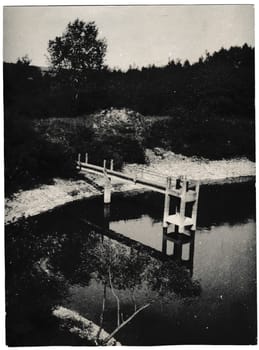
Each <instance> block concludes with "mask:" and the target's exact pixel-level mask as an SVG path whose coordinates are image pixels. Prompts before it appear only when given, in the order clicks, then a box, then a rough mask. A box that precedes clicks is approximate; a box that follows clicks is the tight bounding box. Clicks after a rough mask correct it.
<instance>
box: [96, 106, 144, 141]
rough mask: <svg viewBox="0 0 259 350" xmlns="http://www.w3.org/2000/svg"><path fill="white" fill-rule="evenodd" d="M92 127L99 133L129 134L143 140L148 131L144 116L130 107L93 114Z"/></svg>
mask: <svg viewBox="0 0 259 350" xmlns="http://www.w3.org/2000/svg"><path fill="white" fill-rule="evenodd" d="M91 122H92V127H93V129H94V130H95V132H96V133H97V134H98V135H100V136H101V135H104V134H105V135H121V134H123V135H125V136H126V135H127V136H131V137H133V138H135V139H136V140H138V141H143V139H144V136H145V131H146V126H145V119H144V117H143V116H142V115H141V114H140V113H138V112H135V111H132V110H130V109H126V108H122V109H115V108H110V109H105V110H102V111H100V112H97V113H95V114H93V115H91Z"/></svg>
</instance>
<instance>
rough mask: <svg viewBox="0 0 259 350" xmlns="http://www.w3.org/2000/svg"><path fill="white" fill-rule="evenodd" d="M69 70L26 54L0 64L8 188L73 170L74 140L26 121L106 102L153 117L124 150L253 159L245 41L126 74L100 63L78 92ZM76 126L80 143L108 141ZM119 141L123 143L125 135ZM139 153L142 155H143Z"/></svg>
mask: <svg viewBox="0 0 259 350" xmlns="http://www.w3.org/2000/svg"><path fill="white" fill-rule="evenodd" d="M68 75H69V70H68V69H63V70H60V71H59V74H56V73H55V72H53V71H52V70H51V69H42V68H39V67H35V66H31V65H30V62H28V61H26V60H24V61H23V60H18V61H17V63H16V64H13V63H4V116H5V171H6V188H7V191H8V192H9V191H11V192H12V191H14V190H15V189H17V188H19V187H20V186H21V185H22V184H23V186H25V187H26V186H29V184H30V186H31V185H32V184H33V182H34V181H35V182H36V183H37V182H39V181H46V179H48V178H51V177H52V176H71V174H73V169H72V167H71V164H72V163H73V162H72V159H74V157H75V151H76V149H77V150H78V144H77V145H75V142H76V141H75V140H74V141H73V142H74V143H73V142H72V141H71V142H70V143H69V144H68V145H66V146H64V145H62V144H61V143H58V144H57V143H53V142H49V141H48V140H47V139H46V137H45V135H42V134H40V133H38V132H36V131H35V129H34V127H33V125H34V124H33V122H32V121H35V120H38V119H42V118H43V119H44V118H53V117H55V118H77V117H78V116H81V117H84V116H86V115H89V114H91V113H95V112H96V111H100V110H103V109H107V108H111V107H113V108H128V109H130V110H134V111H136V112H139V113H141V114H142V115H143V116H149V117H150V116H153V117H154V122H153V123H152V126H151V127H150V128H149V131H148V132H147V134H146V138H145V140H143V142H142V143H141V145H140V144H139V141H137V144H134V140H131V142H130V143H129V144H130V147H126V150H124V151H123V152H126V153H128V152H131V150H132V153H133V154H134V153H135V154H138V157H139V154H140V153H139V149H140V148H141V149H142V151H143V154H144V149H145V148H146V147H150V148H152V147H156V146H160V147H164V148H167V149H170V150H172V151H174V152H175V153H182V154H185V155H197V156H202V157H206V158H209V159H221V158H231V157H237V156H246V157H248V158H249V159H252V160H254V157H255V154H254V144H255V132H254V122H255V106H254V88H255V81H254V49H253V48H251V47H249V46H248V45H246V44H245V45H243V46H242V47H231V48H230V49H223V48H222V49H221V50H219V51H218V52H214V53H213V54H210V53H206V55H205V57H201V58H200V59H199V61H198V62H196V63H193V64H190V63H189V62H188V61H185V62H184V63H182V62H181V61H180V60H175V61H174V60H172V61H170V62H169V63H168V64H167V65H166V66H163V67H156V66H149V67H143V68H141V69H140V68H132V67H130V68H129V69H128V70H127V71H126V72H123V71H120V70H118V69H109V68H108V67H105V66H103V67H102V68H101V69H99V70H89V71H88V72H87V79H86V80H85V81H84V83H83V84H81V86H80V89H79V90H78V93H77V96H76V97H75V92H74V89H73V88H72V86H71V84H70V83H69V79H68ZM158 116H167V117H168V118H166V119H163V118H161V120H159V118H157V117H158ZM82 132H84V133H85V135H86V136H85V138H86V139H87V140H88V143H87V140H84V145H85V144H88V146H89V145H92V146H93V145H94V148H95V149H99V148H102V147H105V149H107V140H106V145H105V146H102V144H103V142H102V141H103V140H101V139H100V138H99V139H98V140H97V138H96V137H95V134H94V132H93V130H90V129H89V128H88V129H87V128H85V129H84V130H81V139H82V138H84V137H82ZM117 141H118V142H120V144H124V143H125V137H124V138H120V139H119V140H117ZM78 142H80V141H78ZM108 145H109V142H108ZM115 146H116V145H115ZM86 148H87V147H86ZM108 148H109V147H108ZM136 149H137V150H138V152H135V150H136ZM104 154H105V152H100V155H101V156H104ZM125 156H127V155H126V154H122V156H121V158H122V159H123V158H127V157H125ZM128 158H129V157H128ZM140 159H141V161H144V156H143V157H140ZM131 161H132V162H134V156H132V157H131ZM137 161H138V160H137Z"/></svg>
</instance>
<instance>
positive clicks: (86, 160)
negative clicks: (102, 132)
mask: <svg viewBox="0 0 259 350" xmlns="http://www.w3.org/2000/svg"><path fill="white" fill-rule="evenodd" d="M85 163H86V164H87V163H88V153H86V154H85Z"/></svg>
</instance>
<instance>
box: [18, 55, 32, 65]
mask: <svg viewBox="0 0 259 350" xmlns="http://www.w3.org/2000/svg"><path fill="white" fill-rule="evenodd" d="M16 64H19V65H24V66H29V65H30V64H31V59H30V58H29V56H28V55H25V56H23V57H22V58H20V57H18V59H17V61H16Z"/></svg>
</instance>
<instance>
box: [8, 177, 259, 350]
mask: <svg viewBox="0 0 259 350" xmlns="http://www.w3.org/2000/svg"><path fill="white" fill-rule="evenodd" d="M237 199H238V200H237ZM241 202H242V206H240V203H241ZM223 204H224V205H223ZM225 204H226V205H225ZM175 205H177V203H175ZM162 211H163V200H162V197H161V196H160V195H156V194H152V193H149V194H148V193H145V194H141V195H135V196H132V195H131V196H130V195H127V194H126V195H114V196H113V199H112V204H111V206H105V207H104V206H103V203H102V198H93V199H90V200H84V201H78V202H75V203H70V204H68V205H65V206H63V207H60V208H57V209H56V210H53V211H52V212H49V213H45V214H42V215H39V216H37V217H34V218H30V219H28V220H26V221H22V222H20V223H17V224H14V225H10V226H8V227H7V229H6V289H7V339H8V344H10V345H41V344H44V345H55V344H74V345H79V343H78V340H77V339H75V338H72V337H71V336H70V337H68V336H67V335H66V334H65V333H60V329H59V328H58V325H56V324H55V322H54V321H53V320H52V318H51V316H50V310H51V308H52V307H53V306H55V305H57V304H60V305H64V306H67V307H69V308H71V309H73V310H75V311H78V312H79V313H80V314H82V315H83V316H85V317H88V318H89V319H91V320H93V321H94V322H96V323H97V324H98V323H99V322H100V312H101V309H102V300H103V294H104V288H105V285H106V284H107V276H108V275H107V271H108V270H107V269H108V267H109V266H110V268H111V271H112V283H113V285H114V288H115V289H116V292H117V293H118V295H119V297H120V300H121V309H122V312H123V313H124V314H125V316H127V315H129V314H131V313H132V310H133V309H134V302H135V303H136V304H137V305H138V306H141V305H144V304H146V303H147V302H151V303H152V304H151V306H150V307H149V308H147V309H146V310H145V311H144V312H143V313H141V314H139V315H138V317H137V318H136V319H135V320H134V322H132V323H130V324H129V325H128V326H127V327H126V328H125V329H124V330H122V331H121V333H118V340H119V341H121V342H122V343H123V344H125V345H162V344H183V343H184V344H201V343H202V344H204V343H207V344H252V343H255V339H256V293H255V292H256V288H255V286H256V284H255V277H256V275H255V271H256V270H255V208H254V184H246V186H245V185H243V184H241V185H238V186H236V185H233V187H231V186H215V187H214V186H211V187H209V186H207V187H202V188H201V196H200V207H199V216H198V228H197V230H196V232H192V231H190V232H187V233H186V234H185V235H180V234H179V233H177V232H175V231H173V232H170V230H169V231H168V232H166V231H165V230H162V223H161V219H162ZM90 222H91V223H93V225H92V224H90ZM194 247H195V254H194ZM42 262H43V264H42ZM44 266H45V267H44ZM46 271H47V272H48V273H47V274H46ZM134 300H135V301H134ZM115 323H116V301H115V300H114V298H113V296H112V293H111V291H110V290H109V288H107V312H106V313H105V315H104V328H105V329H106V330H108V331H111V330H112V329H114V326H115Z"/></svg>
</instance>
